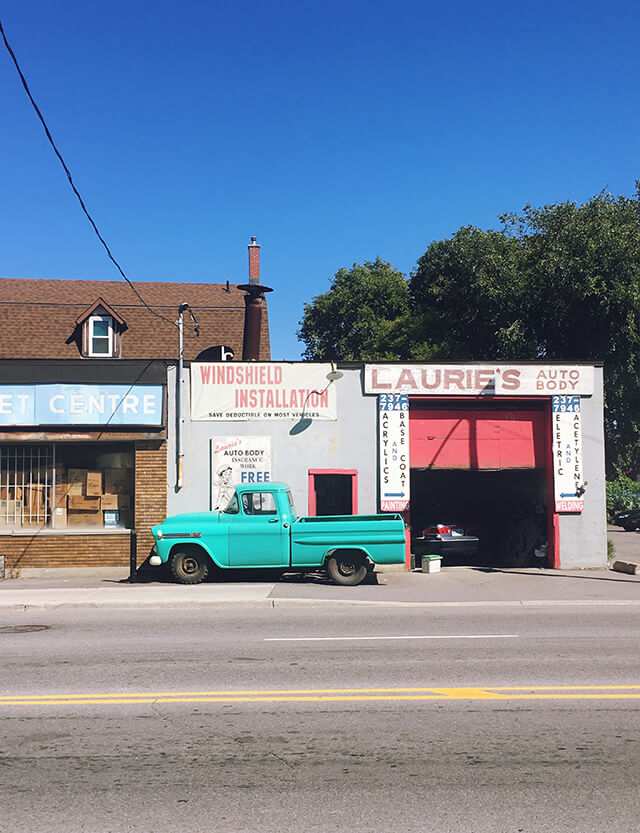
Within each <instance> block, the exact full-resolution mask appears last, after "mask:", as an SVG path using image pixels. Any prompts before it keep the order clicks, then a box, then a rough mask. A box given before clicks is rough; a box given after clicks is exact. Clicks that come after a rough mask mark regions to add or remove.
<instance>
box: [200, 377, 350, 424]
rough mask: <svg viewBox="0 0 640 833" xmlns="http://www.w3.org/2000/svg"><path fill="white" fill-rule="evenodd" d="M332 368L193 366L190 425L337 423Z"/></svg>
mask: <svg viewBox="0 0 640 833" xmlns="http://www.w3.org/2000/svg"><path fill="white" fill-rule="evenodd" d="M331 370H332V367H331V365H330V364H312V363H311V362H309V363H304V362H299V363H295V364H294V363H275V362H274V363H269V364H264V363H263V364H260V363H257V362H244V363H243V362H219V363H218V362H193V363H192V364H191V419H193V420H205V421H206V420H213V421H216V420H217V421H221V422H225V421H227V420H244V419H302V418H307V419H333V420H335V419H337V406H336V385H335V383H334V382H331V381H329V380H328V379H327V374H328V373H330V372H331Z"/></svg>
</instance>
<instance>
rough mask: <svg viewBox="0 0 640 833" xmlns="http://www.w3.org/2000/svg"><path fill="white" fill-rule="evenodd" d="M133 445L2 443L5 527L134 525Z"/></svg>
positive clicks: (1, 521)
mask: <svg viewBox="0 0 640 833" xmlns="http://www.w3.org/2000/svg"><path fill="white" fill-rule="evenodd" d="M133 483H134V478H133V448H132V445H131V444H130V443H85V444H76V443H74V444H66V443H55V444H53V443H52V444H48V445H24V446H20V445H0V530H1V529H3V528H4V529H12V530H20V529H27V530H28V529H30V528H31V529H33V528H39V529H42V528H43V527H44V528H50V529H57V530H64V529H70V530H72V529H74V530H79V529H128V528H131V527H132V526H133Z"/></svg>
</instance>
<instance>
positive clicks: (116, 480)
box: [104, 469, 133, 495]
mask: <svg viewBox="0 0 640 833" xmlns="http://www.w3.org/2000/svg"><path fill="white" fill-rule="evenodd" d="M132 486H133V472H132V471H131V469H105V470H104V493H105V494H106V495H128V494H131V489H132Z"/></svg>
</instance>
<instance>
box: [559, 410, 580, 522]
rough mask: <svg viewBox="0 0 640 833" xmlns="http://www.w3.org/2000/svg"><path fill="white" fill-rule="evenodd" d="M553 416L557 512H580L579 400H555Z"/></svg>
mask: <svg viewBox="0 0 640 833" xmlns="http://www.w3.org/2000/svg"><path fill="white" fill-rule="evenodd" d="M551 409H552V412H553V482H554V488H555V497H556V512H582V510H583V509H584V500H583V498H582V493H583V490H584V482H583V479H582V428H581V425H580V397H579V396H554V397H552V399H551Z"/></svg>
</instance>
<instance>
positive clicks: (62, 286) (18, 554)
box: [0, 241, 270, 570]
mask: <svg viewBox="0 0 640 833" xmlns="http://www.w3.org/2000/svg"><path fill="white" fill-rule="evenodd" d="M258 249H259V247H258V246H257V245H256V244H255V241H252V246H250V247H249V251H250V257H251V255H253V258H254V260H255V256H256V254H259V252H258V251H257V250H258ZM253 282H254V283H255V279H254V281H253ZM134 286H135V290H134V289H133V288H132V287H131V286H130V285H128V284H127V283H125V282H124V281H122V282H120V281H88V280H41V279H19V278H0V555H4V556H5V563H6V566H7V567H8V568H9V569H15V570H19V569H21V568H29V567H71V566H90V565H94V566H120V565H126V564H128V563H129V551H130V540H131V530H132V529H136V530H137V532H138V535H137V558H138V563H141V561H142V560H144V558H145V557H146V555H147V554H148V552H149V549H150V547H151V543H152V538H151V535H150V527H151V525H152V524H153V523H157V522H158V521H160V520H162V519H163V518H164V517H165V515H166V507H167V489H168V484H169V483H170V485H169V488H172V489H173V488H174V487H175V478H174V477H173V472H172V470H171V469H172V463H171V461H168V460H167V435H168V432H172V431H175V425H173V426H172V425H168V424H167V411H168V408H167V404H168V403H167V400H168V397H175V396H177V395H178V393H179V391H178V390H176V387H175V386H174V387H173V388H171V389H169V388H168V387H167V371H168V368H169V367H170V366H172V365H173V366H175V365H177V364H178V356H179V329H178V327H177V326H176V324H177V322H178V320H179V309H180V308H182V310H181V311H182V317H183V320H184V330H183V331H184V354H183V357H184V359H185V360H193V359H196V358H197V357H201V358H206V359H214V360H215V359H220V358H222V359H224V358H230V357H231V356H232V355H233V354H235V355H236V356H237V357H240V355H241V354H242V349H243V336H244V335H245V333H244V326H245V299H246V298H247V297H248V296H249V295H250V294H251V293H248V294H247V295H243V293H242V292H238V286H237V285H233V284H232V285H229V284H228V283H227V284H226V285H225V284H200V283H136V284H134ZM258 294H259V293H258ZM254 295H255V293H254ZM258 301H259V302H260V303H262V304H263V305H264V300H263V297H259V298H258ZM253 302H254V306H255V298H253ZM186 305H188V308H187V306H186ZM247 306H248V303H247ZM195 322H197V329H198V332H199V335H198V337H196V332H195V330H196V326H195ZM259 327H260V334H259V337H258V345H259V358H260V359H262V360H265V359H266V360H268V359H269V358H270V352H269V330H268V320H267V315H266V310H265V314H264V315H263V316H262V317H261V320H260V319H259ZM172 378H173V377H172Z"/></svg>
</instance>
